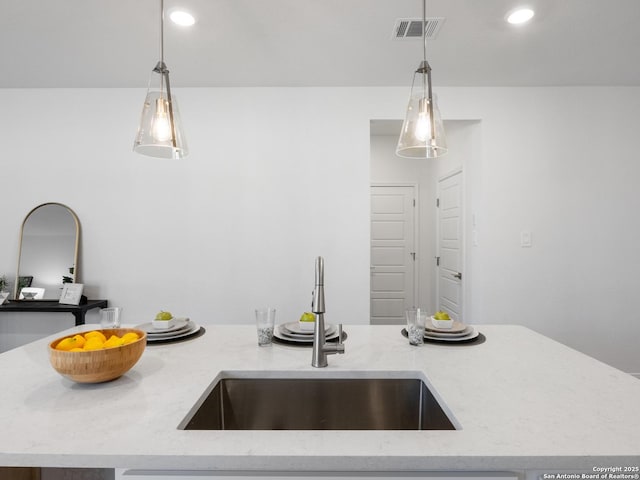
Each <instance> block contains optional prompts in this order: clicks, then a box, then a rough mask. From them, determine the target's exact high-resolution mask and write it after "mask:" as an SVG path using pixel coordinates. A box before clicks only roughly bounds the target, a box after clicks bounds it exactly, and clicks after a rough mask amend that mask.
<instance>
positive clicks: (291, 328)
mask: <svg viewBox="0 0 640 480" xmlns="http://www.w3.org/2000/svg"><path fill="white" fill-rule="evenodd" d="M278 327H280V328H281V329H282V331H284V332H289V333H293V334H296V335H305V336H308V337H309V336H310V337H313V330H302V329H300V325H298V322H289V323H282V324H280V325H278ZM335 328H336V327H335V325H332V324H331V323H325V325H324V333H325V334H328V333H329V332H330V331H331V330H332V329H333V330H335Z"/></svg>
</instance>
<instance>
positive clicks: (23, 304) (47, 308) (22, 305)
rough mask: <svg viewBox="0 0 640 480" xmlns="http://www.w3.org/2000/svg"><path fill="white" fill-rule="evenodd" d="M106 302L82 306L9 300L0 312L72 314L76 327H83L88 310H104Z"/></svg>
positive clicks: (96, 301)
mask: <svg viewBox="0 0 640 480" xmlns="http://www.w3.org/2000/svg"><path fill="white" fill-rule="evenodd" d="M107 304H108V300H87V302H86V303H85V304H83V305H64V304H62V303H58V301H57V300H19V301H16V300H10V301H9V302H8V303H5V304H4V305H0V312H50V313H56V312H57V313H72V314H73V316H74V317H75V319H76V326H77V325H84V317H85V315H86V313H87V312H88V311H89V310H92V309H94V308H105V307H106V306H107Z"/></svg>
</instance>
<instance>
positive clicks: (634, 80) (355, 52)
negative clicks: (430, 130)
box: [0, 0, 640, 88]
mask: <svg viewBox="0 0 640 480" xmlns="http://www.w3.org/2000/svg"><path fill="white" fill-rule="evenodd" d="M523 1H524V2H526V3H527V4H528V5H531V6H533V8H534V9H535V10H536V16H535V17H534V20H533V21H532V22H531V23H530V24H528V25H526V26H521V27H513V26H510V25H508V24H506V23H505V22H504V15H505V13H506V12H507V11H508V10H510V9H511V8H513V7H514V6H516V5H518V4H519V3H521V2H520V1H519V0H427V16H434V17H435V16H442V17H445V18H446V20H445V22H444V25H443V26H442V28H441V30H440V33H439V35H438V37H437V38H436V39H435V40H433V41H431V42H429V44H428V50H427V58H428V60H429V63H430V64H431V66H432V68H433V80H434V84H435V85H436V86H438V85H446V86H467V85H475V86H534V85H540V86H548V85H640V61H638V60H639V59H638V47H639V46H640V27H639V25H640V0H528V1H527V0H523ZM178 6H179V7H183V8H185V9H187V10H189V11H191V12H193V13H194V14H195V16H196V17H197V23H196V25H195V26H193V27H191V28H190V29H187V28H184V27H177V26H175V25H173V24H170V23H169V22H167V25H166V32H165V61H166V63H167V65H168V67H169V69H170V70H171V79H172V82H173V85H174V86H175V87H185V86H193V87H201V86H408V85H409V84H410V82H411V77H412V74H413V70H415V68H416V67H417V66H418V64H419V62H420V59H421V58H422V43H421V41H420V40H404V41H398V40H392V30H393V25H394V22H395V20H396V19H397V18H401V17H421V16H422V2H421V1H420V0H165V10H170V9H172V8H175V7H178ZM0 44H1V45H2V48H1V49H0V60H1V62H0V88H1V87H146V83H147V79H148V76H149V72H150V70H151V69H152V68H153V67H154V65H155V63H156V61H157V60H158V58H159V0H133V1H132V0H0Z"/></svg>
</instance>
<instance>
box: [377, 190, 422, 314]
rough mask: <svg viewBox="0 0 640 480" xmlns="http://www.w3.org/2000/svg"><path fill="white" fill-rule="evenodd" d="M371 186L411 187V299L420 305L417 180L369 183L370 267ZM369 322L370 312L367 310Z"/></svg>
mask: <svg viewBox="0 0 640 480" xmlns="http://www.w3.org/2000/svg"><path fill="white" fill-rule="evenodd" d="M371 187H412V188H413V193H414V199H415V205H414V207H413V249H414V250H415V252H416V257H417V259H414V261H413V300H414V303H415V304H416V306H419V305H421V303H420V301H421V296H420V266H419V259H420V255H421V246H420V242H419V240H420V214H419V210H420V184H419V183H417V182H371V183H370V184H369V267H371ZM369 305H371V271H369ZM369 323H371V312H369Z"/></svg>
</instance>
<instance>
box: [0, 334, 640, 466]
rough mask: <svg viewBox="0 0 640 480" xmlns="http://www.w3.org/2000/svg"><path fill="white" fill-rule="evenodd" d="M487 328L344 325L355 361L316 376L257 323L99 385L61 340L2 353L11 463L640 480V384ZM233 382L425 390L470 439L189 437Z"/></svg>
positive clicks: (422, 434) (152, 348)
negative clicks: (201, 409)
mask: <svg viewBox="0 0 640 480" xmlns="http://www.w3.org/2000/svg"><path fill="white" fill-rule="evenodd" d="M93 327H95V326H93ZM89 328H91V325H84V326H80V327H74V328H70V329H69V330H67V331H65V332H63V334H64V333H73V332H76V331H84V330H87V329H89ZM477 328H478V330H479V331H480V332H481V333H482V334H484V335H485V336H486V341H485V342H482V343H478V344H473V343H472V344H468V345H447V344H431V343H427V344H425V345H424V346H421V347H412V346H410V345H409V344H408V341H407V339H406V338H405V337H403V336H402V335H401V333H400V330H401V327H399V326H366V325H345V331H346V332H347V333H348V339H347V340H346V342H345V347H346V353H345V354H344V355H332V356H330V357H329V366H328V367H327V368H320V369H317V368H313V367H311V365H310V363H311V350H310V348H300V347H295V346H284V345H278V344H274V345H272V346H270V347H258V346H257V344H256V332H255V327H254V326H250V325H233V326H232V325H224V326H214V325H210V326H206V330H207V331H206V334H205V335H203V336H201V337H199V338H195V339H193V340H189V341H184V342H180V343H174V344H165V345H148V346H147V348H146V350H145V352H144V354H143V356H142V358H141V359H140V361H139V362H138V363H137V364H136V365H135V366H134V367H133V369H131V370H130V371H129V372H128V373H126V374H125V375H124V376H122V377H121V378H119V379H117V380H114V381H112V382H108V383H103V384H95V385H87V384H76V383H73V382H71V381H69V380H67V379H65V378H63V377H62V376H60V375H59V374H58V373H56V372H55V371H54V370H53V369H52V368H51V366H50V365H49V361H48V352H47V343H48V341H51V340H52V339H53V338H55V337H58V336H60V334H59V335H55V336H53V337H50V338H48V339H43V340H40V341H36V342H34V343H31V344H28V345H25V346H23V347H20V348H16V349H14V350H11V351H8V352H5V353H4V354H2V355H0V378H1V379H2V389H1V390H0V405H2V409H0V432H1V435H0V465H5V466H46V467H101V468H116V469H141V470H155V471H191V472H193V471H201V470H206V471H213V472H218V473H220V474H223V473H228V472H244V473H245V474H248V473H249V474H250V473H257V472H283V471H288V472H316V473H318V472H347V473H348V472H434V471H446V472H495V471H501V472H524V471H542V470H544V471H552V472H561V471H570V472H572V471H586V472H597V471H598V470H597V469H600V468H609V467H611V468H614V467H616V468H617V467H621V468H628V469H629V470H628V471H627V473H629V474H630V475H636V476H635V477H633V476H631V477H618V478H635V479H637V478H638V476H637V474H638V473H639V472H638V470H637V468H638V467H639V466H640V407H639V405H640V381H638V379H636V378H634V377H632V376H630V375H628V374H626V373H624V372H621V371H619V370H617V369H615V368H612V367H610V366H608V365H605V364H603V363H601V362H599V361H596V360H594V359H593V358H590V357H588V356H586V355H583V354H581V353H579V352H577V351H575V350H572V349H570V348H568V347H566V346H564V345H562V344H560V343H557V342H555V341H552V340H550V339H548V338H546V337H544V336H542V335H540V334H537V333H535V332H533V331H531V330H529V329H526V328H524V327H520V326H510V325H501V326H497V325H480V326H477ZM221 375H222V376H239V377H243V376H253V377H256V376H257V377H285V378H286V377H293V378H303V377H314V378H316V377H325V378H359V377H366V378H371V377H376V378H386V377H391V378H416V377H419V378H423V379H424V380H425V381H426V382H427V384H428V385H429V387H430V388H431V390H432V391H433V393H434V394H435V395H436V398H437V399H438V400H439V402H440V403H441V405H442V406H443V408H444V410H445V411H446V412H447V414H448V415H449V416H450V418H452V420H453V422H454V424H455V425H456V426H457V427H458V429H457V430H448V431H447V430H425V431H408V430H403V431H347V430H340V431H337V430H334V431H327V430H325V431H323V430H314V431H282V430H280V431H213V430H180V429H178V425H179V424H180V423H181V422H182V421H183V419H184V418H185V416H186V415H187V414H188V413H189V411H190V410H191V408H192V407H193V406H194V404H196V403H197V402H198V400H199V399H200V397H201V396H202V395H203V393H204V392H205V391H206V390H207V389H208V387H210V385H211V384H212V382H213V381H214V379H216V378H217V377H220V376H221ZM292 395H295V392H292ZM621 471H622V470H621ZM600 478H601V479H602V478H605V477H600Z"/></svg>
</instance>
